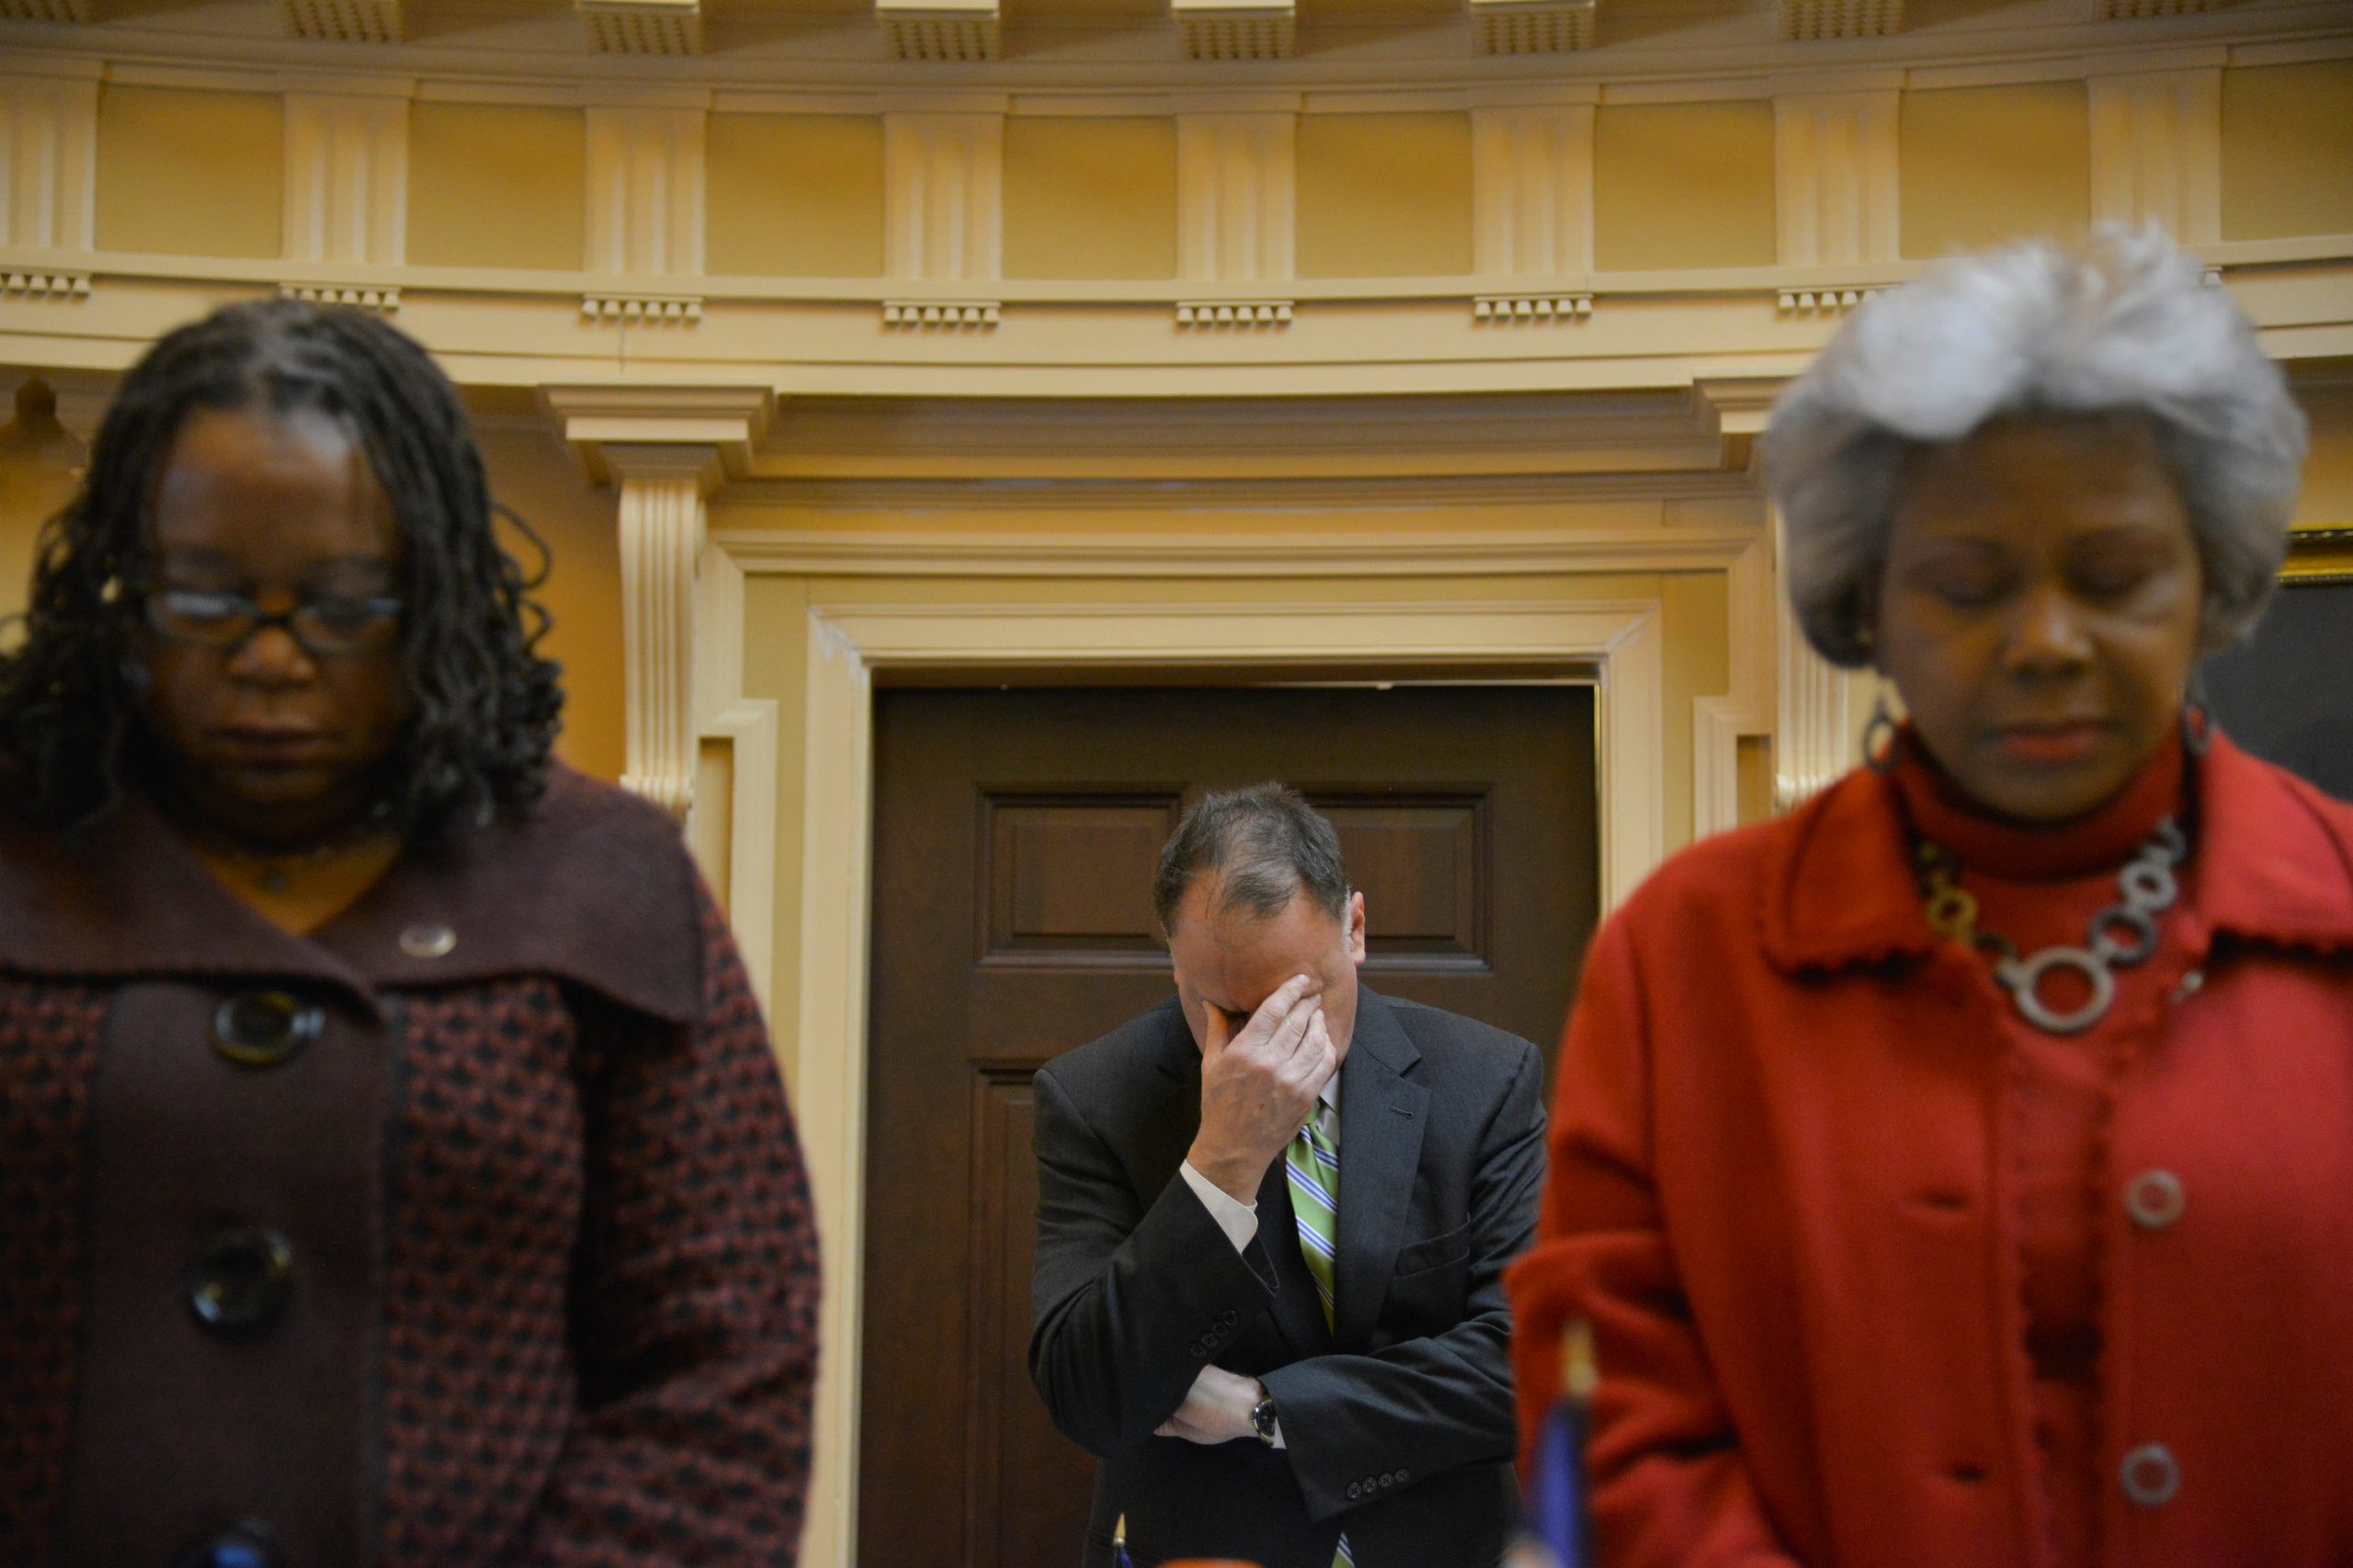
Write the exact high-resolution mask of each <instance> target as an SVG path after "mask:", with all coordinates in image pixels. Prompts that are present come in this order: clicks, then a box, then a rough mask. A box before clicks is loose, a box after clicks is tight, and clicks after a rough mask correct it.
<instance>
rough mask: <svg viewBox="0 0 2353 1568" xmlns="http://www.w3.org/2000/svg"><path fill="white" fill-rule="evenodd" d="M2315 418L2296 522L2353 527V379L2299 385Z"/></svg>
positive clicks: (2307, 411)
mask: <svg viewBox="0 0 2353 1568" xmlns="http://www.w3.org/2000/svg"><path fill="white" fill-rule="evenodd" d="M2298 396H2299V398H2300V399H2301V401H2302V403H2303V405H2304V413H2305V415H2307V416H2309V417H2310V418H2311V420H2312V422H2313V446H2312V455H2311V456H2310V457H2308V458H2306V459H2305V460H2304V490H2303V494H2302V496H2300V497H2299V498H2298V500H2297V503H2296V521H2297V523H2298V524H2299V525H2300V526H2301V527H2304V528H2353V381H2336V382H2334V383H2332V384H2330V385H2326V386H2307V387H2302V388H2299V389H2298Z"/></svg>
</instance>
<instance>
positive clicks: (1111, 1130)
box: [1029, 784, 1544, 1568]
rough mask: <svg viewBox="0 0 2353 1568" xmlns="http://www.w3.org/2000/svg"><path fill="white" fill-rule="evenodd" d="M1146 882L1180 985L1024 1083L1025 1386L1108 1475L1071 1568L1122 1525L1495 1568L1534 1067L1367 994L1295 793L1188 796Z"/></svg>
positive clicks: (1236, 1542)
mask: <svg viewBox="0 0 2353 1568" xmlns="http://www.w3.org/2000/svg"><path fill="white" fill-rule="evenodd" d="M1153 891H1154V903H1155V904H1156V905H1157V907H1158V910H1159V915H1160V920H1161V925H1162V926H1163V928H1164V929H1165V931H1166V932H1167V935H1168V939H1169V953H1170V956H1171V958H1172V960H1174V965H1175V970H1176V996H1175V998H1173V999H1172V1000H1170V1001H1168V1002H1166V1003H1164V1004H1162V1005H1161V1006H1158V1007H1155V1008H1154V1009H1153V1010H1152V1011H1150V1012H1148V1013H1145V1014H1144V1015H1142V1017H1137V1018H1134V1019H1131V1021H1129V1022H1128V1023H1126V1024H1124V1025H1122V1026H1120V1028H1118V1029H1115V1030H1113V1031H1112V1032H1111V1033H1110V1034H1108V1035H1106V1036H1104V1037H1103V1038H1102V1039H1100V1040H1096V1041H1094V1042H1093V1043H1091V1044H1088V1045H1085V1046H1081V1047H1080V1048H1079V1049H1078V1050H1076V1051H1070V1052H1068V1053H1066V1054H1064V1055H1063V1056H1060V1057H1057V1058H1056V1059H1055V1060H1054V1061H1052V1062H1050V1063H1048V1064H1047V1065H1046V1066H1045V1067H1043V1068H1042V1069H1040V1071H1039V1073H1038V1075H1037V1079H1036V1087H1037V1109H1036V1116H1037V1122H1036V1127H1037V1131H1036V1148H1037V1154H1038V1175H1039V1199H1038V1262H1037V1273H1036V1278H1035V1281H1034V1292H1035V1294H1034V1299H1035V1306H1036V1317H1035V1324H1034V1327H1033V1329H1032V1331H1031V1334H1030V1339H1029V1371H1030V1376H1031V1379H1032V1380H1033V1381H1035V1382H1036V1384H1037V1386H1038V1392H1040V1394H1042V1395H1043V1396H1044V1398H1045V1401H1046V1404H1047V1407H1048V1409H1049V1410H1051V1413H1052V1415H1053V1419H1054V1424H1055V1426H1058V1427H1060V1428H1061V1429H1062V1431H1063V1433H1064V1434H1066V1435H1067V1436H1069V1437H1071V1438H1072V1439H1074V1441H1076V1442H1078V1443H1080V1444H1082V1445H1084V1446H1085V1447H1086V1448H1087V1449H1090V1450H1091V1451H1093V1452H1094V1453H1095V1454H1097V1456H1098V1457H1099V1459H1100V1461H1101V1462H1100V1463H1099V1464H1098V1465H1097V1469H1096V1483H1095V1502H1094V1508H1093V1513H1092V1517H1091V1518H1090V1520H1089V1524H1088V1529H1087V1542H1086V1555H1085V1558H1084V1562H1085V1563H1086V1568H1100V1565H1103V1564H1108V1563H1109V1562H1111V1561H1112V1550H1111V1540H1112V1533H1113V1528H1114V1525H1115V1521H1117V1520H1118V1519H1120V1517H1124V1518H1125V1520H1126V1528H1127V1536H1126V1540H1127V1547H1128V1551H1129V1552H1130V1554H1131V1557H1132V1558H1133V1560H1134V1562H1135V1563H1136V1565H1137V1568H1146V1565H1147V1564H1150V1563H1154V1562H1161V1561H1164V1560H1165V1559H1169V1558H1178V1557H1224V1558H1239V1559H1244V1560H1246V1561H1250V1562H1260V1563H1264V1564H1266V1565H1267V1568H1333V1565H1334V1564H1336V1563H1342V1562H1350V1563H1354V1564H1355V1565H1356V1568H1490V1565H1492V1564H1494V1563H1495V1562H1496V1561H1497V1560H1498V1559H1499V1558H1500V1557H1501V1556H1502V1555H1503V1551H1504V1548H1505V1543H1506V1535H1507V1532H1508V1531H1509V1529H1510V1527H1511V1525H1512V1523H1513V1520H1514V1518H1515V1517H1516V1514H1517V1509H1518V1491H1517V1488H1516V1486H1515V1484H1514V1481H1513V1476H1512V1471H1511V1456H1512V1451H1513V1441H1514V1428H1513V1414H1512V1391H1511V1372H1510V1366H1509V1360H1508V1355H1507V1350H1508V1341H1509V1338H1510V1333H1511V1324H1510V1319H1509V1316H1508V1313H1507V1310H1506V1305H1505V1300H1504V1290H1503V1271H1504V1266H1505V1265H1506V1263H1508V1262H1509V1261H1510V1260H1511V1259H1512V1258H1513V1257H1514V1256H1517V1255H1518V1253H1519V1252H1520V1251H1521V1250H1522V1249H1523V1248H1524V1247H1526V1245H1527V1244H1528V1243H1529V1238H1530V1236H1531V1234H1532V1233H1533V1230H1534V1226H1535V1219H1536V1199H1537V1191H1538V1188H1539V1187H1540V1185H1541V1181H1542V1176H1543V1165H1544V1140H1543V1129H1544V1114H1543V1082H1542V1078H1543V1069H1542V1065H1541V1063H1540V1059H1539V1058H1538V1056H1537V1053H1536V1051H1535V1049H1534V1048H1533V1047H1531V1046H1530V1045H1529V1043H1528V1042H1527V1041H1525V1040H1519V1039H1518V1038H1516V1037H1514V1036H1512V1035H1508V1034H1505V1033H1503V1032H1502V1031H1501V1030H1498V1029H1494V1028H1488V1027H1486V1026H1485V1025H1483V1024H1477V1023H1473V1022H1472V1021H1471V1020H1469V1019H1467V1018H1461V1017H1454V1016H1453V1015H1451V1014H1449V1013H1442V1012H1439V1011H1438V1010H1436V1009H1435V1008H1430V1007H1423V1006H1415V1004H1412V1003H1407V1002H1397V1001H1392V1000H1390V999H1388V998H1386V997H1382V996H1379V995H1376V994H1373V993H1371V992H1370V991H1367V990H1364V989H1362V988H1361V987H1359V986H1358V983H1357V966H1358V965H1359V964H1361V963H1362V962H1363V961H1364V953H1365V910H1364V895H1363V894H1362V893H1359V892H1351V891H1349V888H1348V885H1347V878H1346V876H1345V874H1344V873H1343V871H1342V869H1341V865H1340V853H1339V843H1338V840H1337V838H1336V836H1335V835H1334V834H1333V831H1332V828H1331V824H1329V823H1327V822H1325V821H1324V819H1323V818H1322V817H1321V816H1319V815H1318V814H1316V813H1315V812H1313V810H1312V809H1310V808H1309V807H1308V805H1307V803H1306V801H1304V800H1302V798H1301V797H1300V796H1299V795H1298V794H1297V793H1295V792H1294V791H1291V790H1285V789H1282V788H1281V787H1279V786H1277V785H1271V784H1268V785H1259V786H1256V787H1255V788H1253V789H1250V790H1236V791H1233V792H1231V793H1228V794H1223V795H1211V796H1209V797H1208V798H1206V799H1205V800H1203V801H1201V803H1200V804H1199V806H1197V807H1196V808H1195V809H1194V811H1193V812H1191V813H1190V814H1189V815H1188V817H1187V818H1186V820H1185V822H1184V824H1183V825H1182V826H1180V827H1179V828H1178V829H1177V831H1176V835H1175V836H1174V837H1173V838H1171V839H1170V840H1169V842H1168V846H1167V847H1166V848H1165V849H1164V850H1163V851H1162V855H1161V862H1160V869H1159V872H1158V875H1157V876H1156V878H1155V879H1154V890H1153ZM1335 1210H1336V1213H1335Z"/></svg>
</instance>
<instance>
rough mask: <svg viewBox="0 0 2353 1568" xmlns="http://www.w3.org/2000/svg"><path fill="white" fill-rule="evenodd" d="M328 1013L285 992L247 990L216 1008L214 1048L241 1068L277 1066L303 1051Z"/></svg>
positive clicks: (213, 1035)
mask: <svg viewBox="0 0 2353 1568" xmlns="http://www.w3.org/2000/svg"><path fill="white" fill-rule="evenodd" d="M326 1023H327V1018H326V1015H325V1014H324V1013H323V1012H321V1011H320V1010H319V1009H318V1008H316V1007H313V1006H310V1005H308V1004H307V1003H303V1002H300V1001H297V1000H296V999H295V998H293V997H291V996H289V995H288V994H286V993H285V992H283V991H244V992H240V993H239V994H236V995H234V996H232V997H230V998H229V999H228V1000H227V1001H225V1002H223V1003H222V1004H221V1006H219V1007H217V1008H215V1009H214V1010H213V1013H212V1049H213V1050H215V1051H219V1052H220V1053H221V1054H222V1055H223V1056H225V1057H227V1058H228V1059H229V1060H230V1061H232V1062H235V1063H236V1064H237V1065H238V1066H240V1067H276V1066H278V1065H280V1064H282V1063H284V1062H291V1061H293V1060H294V1059H295V1058H296V1057H298V1056H300V1055H301V1054H302V1052H303V1051H304V1050H305V1049H306V1048H307V1047H308V1046H309V1045H310V1043H311V1042H312V1041H313V1040H316V1039H318V1038H319V1034H320V1031H322V1030H323V1029H324V1028H326Z"/></svg>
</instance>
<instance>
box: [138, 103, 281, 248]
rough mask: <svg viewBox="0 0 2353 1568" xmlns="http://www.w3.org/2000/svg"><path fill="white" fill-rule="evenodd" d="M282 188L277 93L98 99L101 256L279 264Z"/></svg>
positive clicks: (279, 117)
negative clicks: (149, 254) (264, 259)
mask: <svg viewBox="0 0 2353 1568" xmlns="http://www.w3.org/2000/svg"><path fill="white" fill-rule="evenodd" d="M285 188H286V111H285V107H284V104H283V102H282V101H281V100H280V99H279V98H278V97H277V96H276V95H275V94H270V93H201V92H184V91H182V90H180V89H178V88H176V87H124V86H112V85H109V86H108V87H107V88H106V89H105V90H104V91H103V92H102V93H100V94H99V97H98V146H97V214H96V216H97V243H98V248H99V249H100V250H120V251H156V252H162V253H165V254H170V255H180V256H276V255H278V252H279V250H280V248H281V243H280V238H279V230H280V228H281V226H282V223H283V210H284V207H285Z"/></svg>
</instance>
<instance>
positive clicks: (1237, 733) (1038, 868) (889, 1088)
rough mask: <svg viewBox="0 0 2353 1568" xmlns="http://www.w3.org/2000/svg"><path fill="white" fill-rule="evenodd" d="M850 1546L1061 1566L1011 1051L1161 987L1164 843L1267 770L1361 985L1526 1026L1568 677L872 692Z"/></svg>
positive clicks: (931, 1564)
mask: <svg viewBox="0 0 2353 1568" xmlns="http://www.w3.org/2000/svg"><path fill="white" fill-rule="evenodd" d="M875 720H876V722H875V737H876V767H875V792H876V802H875V804H876V812H875V820H876V829H875V860H874V901H873V907H874V941H873V968H872V975H871V994H870V1013H869V1017H870V1035H871V1045H870V1069H869V1083H868V1100H867V1104H868V1118H869V1120H868V1131H867V1189H866V1191H867V1197H866V1204H867V1209H866V1237H867V1241H866V1256H865V1260H864V1262H865V1290H866V1298H865V1335H864V1342H865V1352H864V1354H865V1372H864V1387H863V1389H862V1391H861V1398H862V1401H863V1404H862V1414H861V1431H862V1437H861V1446H860V1456H859V1513H858V1541H859V1550H858V1558H859V1561H860V1562H862V1563H865V1564H868V1565H870V1568H913V1565H916V1564H921V1565H923V1568H947V1565H949V1564H962V1565H965V1568H1068V1565H1073V1564H1075V1563H1076V1562H1077V1561H1078V1553H1079V1542H1080V1537H1081V1534H1082V1532H1083V1528H1084V1526H1085V1522H1086V1505H1087V1494H1088V1488H1089V1487H1090V1485H1091V1483H1092V1476H1093V1460H1092V1459H1091V1458H1090V1457H1089V1456H1088V1455H1087V1454H1086V1453H1085V1452H1084V1451H1083V1450H1081V1449H1078V1448H1076V1447H1074V1446H1073V1445H1072V1444H1070V1443H1068V1442H1066V1441H1065V1440H1063V1437H1061V1436H1060V1435H1059V1434H1057V1433H1056V1432H1055V1431H1054V1429H1053V1427H1052V1425H1051V1423H1050V1422H1049V1421H1048V1419H1047V1417H1046V1412H1045V1407H1044V1405H1043V1404H1042V1403H1040V1400H1039V1398H1038V1396H1037V1393H1036V1392H1035V1391H1034V1390H1033V1389H1032V1388H1031V1387H1030V1384H1029V1372H1028V1367H1027V1361H1026V1350H1027V1346H1028V1342H1029V1268H1030V1259H1031V1256H1032V1253H1033V1251H1034V1246H1035V1241H1036V1235H1035V1225H1036V1219H1037V1196H1038V1188H1037V1171H1036V1166H1035V1164H1034V1162H1033V1160H1032V1158H1031V1155H1030V1150H1029V1127H1030V1090H1029V1076H1030V1074H1031V1073H1032V1072H1034V1071H1035V1070H1036V1069H1037V1068H1038V1067H1039V1066H1040V1064H1042V1063H1043V1062H1047V1061H1049V1060H1050V1059H1051V1058H1052V1057H1054V1056H1056V1055H1058V1054H1060V1053H1061V1052H1062V1051H1067V1050H1069V1049H1070V1048H1071V1047H1073V1046H1076V1045H1081V1044H1084V1043H1085V1042H1086V1041H1087V1040H1092V1039H1094V1038H1095V1037H1096V1036H1097V1035H1099V1034H1102V1033H1104V1032H1106V1031H1107V1030H1108V1029H1110V1028H1114V1027H1115V1026H1117V1025H1118V1024H1120V1022H1121V1021H1122V1020H1124V1019H1126V1018H1128V1017H1132V1016H1133V1015H1135V1014H1136V1013H1139V1012H1142V1010H1143V1009H1145V1008H1147V1007H1150V1006H1154V1005H1155V1004H1156V1003H1158V1002H1159V1001H1161V1000H1162V999H1163V998H1164V997H1165V996H1166V995H1167V994H1169V990H1170V979H1169V972H1168V957H1167V953H1166V950H1165V949H1164V948H1163V947H1162V945H1161V942H1160V939H1159V937H1158V935H1157V928H1156V926H1155V925H1154V919H1153V912H1152V896H1151V882H1152V871H1153V867H1154V861H1155V860H1156V859H1157V858H1158V855H1159V851H1160V846H1161V845H1162V844H1163V843H1164V842H1165V840H1166V838H1167V837H1168V835H1169V833H1170V832H1171V831H1172V830H1173V829H1174V828H1175V827H1176V823H1177V820H1178V818H1179V817H1180V816H1181V815H1182V814H1183V812H1184V810H1185V808H1186V807H1187V806H1188V805H1189V804H1190V802H1191V801H1192V800H1193V799H1195V798H1197V797H1198V795H1199V792H1200V791H1201V790H1204V789H1208V788H1220V787H1230V786H1233V785H1236V784H1246V783H1253V782H1256V781H1257V780H1259V779H1262V778H1280V779H1283V780H1284V781H1286V782H1289V783H1291V784H1295V785H1297V786H1298V787H1299V788H1301V789H1302V790H1304V791H1305V792H1306V793H1307V795H1308V796H1309V798H1310V799H1311V800H1313V801H1314V802H1315V804H1316V805H1317V807H1318V808H1319V809H1321V810H1322V811H1323V812H1324V813H1325V814H1326V815H1328V816H1329V817H1330V818H1331V819H1332V821H1333V823H1334V825H1335V826H1336V828H1337V829H1338V832H1339V835H1340V840H1341V847H1342V851H1343V854H1344V855H1345V857H1346V860H1347V870H1348V875H1349V877H1350V880H1351V881H1353V882H1354V884H1355V885H1356V886H1357V887H1358V888H1359V889H1361V890H1362V891H1363V892H1364V895H1365V905H1366V911H1367V924H1368V926H1369V928H1370V957H1369V958H1368V960H1367V961H1366V963H1365V966H1364V971H1363V973H1364V979H1365V982H1366V983H1368V984H1370V985H1371V986H1372V987H1373V988H1375V989H1376V990H1381V991H1385V992H1388V993H1391V994H1395V995H1399V996H1404V997H1410V998H1412V999H1414V1000H1415V1001H1420V1002H1427V1003H1429V1004H1431V1005H1433V1006H1440V1007H1445V1008H1448V1009H1449V1010H1451V1011H1454V1012H1459V1013H1464V1014H1468V1015H1470V1016H1471V1017H1477V1018H1482V1019H1485V1020H1487V1021H1489V1022H1491V1023H1494V1024H1496V1025H1498V1026H1500V1027H1502V1028H1507V1029H1510V1030H1512V1031H1513V1032H1514V1033H1517V1034H1519V1035H1522V1036H1524V1037H1526V1038H1528V1039H1529V1040H1535V1041H1537V1042H1538V1043H1539V1044H1540V1045H1542V1046H1543V1047H1544V1049H1545V1051H1546V1052H1547V1056H1548V1060H1549V1056H1550V1052H1551V1051H1552V1044H1553V1041H1554V1040H1555V1039H1556V1037H1557V1036H1558V1034H1559V1032H1560V1028H1561V1021H1562V1019H1563V1017H1564V1016H1565V1014H1566V1011H1567V1007H1568V1003H1569V998H1570V994H1571V990H1572V987H1573V985H1574V980H1575V974H1576V966H1577V963H1578V961H1579V959H1580V958H1581V956H1582V954H1583V952H1584V949H1585V943H1586V937H1588V935H1590V933H1591V931H1592V927H1593V923H1594V918H1595V908H1596V888H1597V878H1596V874H1595V864H1596V862H1595V840H1596V805H1595V800H1596V796H1595V789H1594V752H1593V745H1594V709H1593V694H1592V692H1591V690H1590V688H1588V687H1574V686H1493V685H1490V686H1479V685H1463V686H1444V687H1437V686H1398V687H1392V688H1390V689H1386V690H1379V689H1371V688H1367V687H1320V688H1311V687H1228V688H1217V689H1207V690H1204V689H1196V688H1169V687H1158V688H1103V687H1096V688H1080V689H1063V688H1038V687H1032V688H1020V689H1013V690H972V689H949V690H904V689H902V690H885V691H883V692H881V693H880V694H879V695H878V697H877V699H876V715H875Z"/></svg>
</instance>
